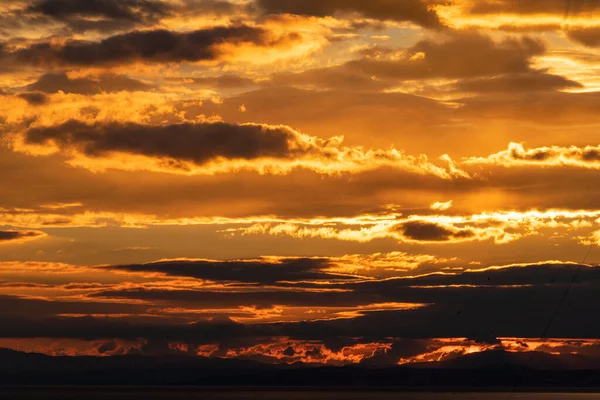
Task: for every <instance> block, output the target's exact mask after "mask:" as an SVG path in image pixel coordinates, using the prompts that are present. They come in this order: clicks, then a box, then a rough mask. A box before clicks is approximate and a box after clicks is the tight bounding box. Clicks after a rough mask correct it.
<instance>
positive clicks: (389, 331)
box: [0, 264, 600, 343]
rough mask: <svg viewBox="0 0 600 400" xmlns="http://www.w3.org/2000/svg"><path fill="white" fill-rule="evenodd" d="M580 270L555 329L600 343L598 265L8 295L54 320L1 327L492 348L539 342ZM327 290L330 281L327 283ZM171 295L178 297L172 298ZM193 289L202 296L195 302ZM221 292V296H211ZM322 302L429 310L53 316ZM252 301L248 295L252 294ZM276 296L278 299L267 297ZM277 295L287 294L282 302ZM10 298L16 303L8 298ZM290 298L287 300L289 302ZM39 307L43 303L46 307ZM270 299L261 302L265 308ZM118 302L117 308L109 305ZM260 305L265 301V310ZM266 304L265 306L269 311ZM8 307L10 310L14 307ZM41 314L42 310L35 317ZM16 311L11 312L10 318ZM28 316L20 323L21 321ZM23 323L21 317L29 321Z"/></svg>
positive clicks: (52, 333)
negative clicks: (77, 299)
mask: <svg viewBox="0 0 600 400" xmlns="http://www.w3.org/2000/svg"><path fill="white" fill-rule="evenodd" d="M575 274H578V275H577V277H576V279H575V280H574V285H573V287H572V289H571V291H570V293H569V295H568V297H567V301H566V302H565V304H564V306H563V307H562V308H561V309H559V310H558V311H557V316H556V319H555V321H554V324H553V325H552V328H551V330H550V331H549V332H548V333H549V336H550V337H559V338H560V337H562V338H572V337H586V338H598V337H599V336H598V332H600V316H598V313H596V312H595V311H596V309H595V307H596V304H598V301H600V297H599V296H600V290H598V281H599V278H600V268H598V267H596V268H591V267H581V268H580V267H579V266H578V265H561V264H547V265H531V266H522V267H520V266H515V267H511V268H504V269H490V270H483V271H478V272H465V273H462V274H435V275H429V276H422V277H416V278H402V279H389V280H383V281H366V282H361V283H346V284H344V285H336V286H335V287H336V288H343V289H346V290H350V292H330V293H303V292H290V291H280V292H279V294H277V293H276V292H275V291H264V292H263V293H260V291H258V292H256V291H247V292H246V293H242V292H241V291H234V292H224V291H218V292H212V293H211V291H209V290H206V291H199V290H198V291H192V290H184V291H181V292H182V293H179V294H178V293H177V292H178V291H177V290H175V291H174V290H170V291H169V290H163V291H161V290H145V291H141V290H128V289H123V290H112V291H104V292H99V293H97V294H96V295H95V296H94V297H95V298H97V299H100V298H102V299H106V298H111V299H113V300H114V299H121V303H125V302H124V301H123V300H126V299H133V300H144V301H146V302H149V303H148V304H146V305H142V304H137V305H127V304H120V303H101V304H95V303H93V302H85V303H73V304H68V303H66V302H40V301H39V300H25V299H15V298H12V299H10V298H0V301H1V302H2V305H3V307H2V310H4V311H3V312H2V313H1V314H2V315H6V317H3V319H4V320H6V319H7V318H8V316H11V318H13V319H14V318H17V316H18V315H19V314H18V313H19V310H21V309H24V308H23V307H28V309H30V310H32V311H30V312H29V314H28V315H30V317H31V316H34V315H36V316H40V317H44V316H45V317H46V320H43V319H38V321H31V320H30V321H27V320H24V319H23V321H21V322H19V323H14V321H13V323H6V324H5V323H4V322H3V324H2V326H3V327H5V329H2V330H0V336H3V337H68V338H86V339H90V338H122V339H127V338H147V339H160V338H161V337H162V338H164V337H165V336H169V338H170V339H172V340H191V341H192V343H199V341H200V342H202V341H205V343H206V341H207V340H215V341H217V342H220V341H225V342H226V341H228V340H232V339H234V338H238V339H240V338H246V339H253V338H258V337H273V336H285V337H289V338H291V339H297V340H322V341H331V340H334V339H336V338H350V337H362V338H363V340H365V341H377V340H384V339H386V338H389V337H399V338H406V339H411V338H412V339H424V338H438V337H442V338H443V337H469V338H472V339H475V340H478V341H480V342H484V343H493V342H494V338H495V337H534V338H535V337H539V336H540V335H541V334H542V331H543V329H544V327H545V326H546V324H547V322H548V320H549V318H550V316H551V315H552V314H553V313H554V312H555V311H556V305H557V304H558V300H559V299H560V298H561V296H562V295H564V293H565V290H566V287H567V286H568V285H569V284H570V282H571V280H573V277H574V276H575ZM320 286H323V285H320ZM169 292H174V293H171V294H169ZM193 292H195V293H196V294H195V295H196V296H197V298H196V300H194V298H193V297H194V294H193ZM184 295H185V296H187V300H186V299H184V297H183V296H184ZM211 295H213V297H210V296H211ZM309 295H310V296H314V297H313V299H312V301H311V302H310V303H309V302H305V304H313V305H315V306H318V305H319V302H320V305H321V306H323V307H327V306H332V307H333V306H336V305H340V304H342V305H343V304H350V303H349V301H350V299H352V298H353V299H354V301H355V302H356V303H355V304H369V303H373V302H418V303H426V304H430V305H429V306H428V307H423V308H419V309H414V310H404V311H379V312H365V313H364V316H363V317H359V318H354V319H345V320H330V321H313V322H295V323H277V324H260V323H259V324H252V325H243V324H236V323H233V322H231V321H229V320H223V319H222V318H221V319H215V320H214V322H207V321H201V322H198V323H196V324H184V325H181V324H180V323H178V322H177V321H176V320H172V319H166V320H153V321H150V322H148V321H146V322H143V323H142V322H139V321H133V320H130V319H126V318H121V319H112V320H108V319H100V318H89V317H88V318H55V317H52V316H51V315H49V313H52V312H57V313H58V312H62V313H66V312H67V311H65V310H71V312H75V311H74V310H77V311H79V312H88V313H91V312H92V310H93V309H94V307H95V308H96V311H97V312H101V311H106V310H107V307H112V308H113V310H114V312H119V311H118V310H120V311H121V312H123V311H124V310H126V309H127V308H128V307H129V309H130V311H131V310H138V312H140V311H139V307H152V304H160V305H163V306H166V307H168V306H169V304H170V303H172V304H178V305H179V306H183V307H184V308H185V307H191V308H192V309H198V307H203V306H202V304H210V305H211V307H217V308H218V307H223V306H227V307H230V302H229V301H227V300H225V299H226V297H227V296H232V297H233V298H234V299H235V301H237V302H238V304H239V305H245V306H247V305H250V304H253V303H252V300H258V301H260V300H259V299H260V298H261V296H266V299H268V300H270V301H272V302H273V304H289V305H293V304H294V303H293V297H294V296H297V298H298V299H300V300H299V301H298V303H297V304H301V303H303V301H302V299H303V298H304V299H306V298H308V297H304V296H309ZM244 296H248V297H246V298H244ZM269 296H270V297H271V298H270V299H269ZM276 296H281V297H280V299H279V300H277V298H276ZM7 301H8V302H7ZM288 301H289V303H288ZM38 303H40V304H38ZM266 303H267V300H265V301H264V302H263V303H259V304H266ZM110 304H111V305H110ZM257 306H258V305H257ZM265 307H266V305H265ZM9 310H10V311H9ZM36 310H37V311H36ZM7 312H8V314H7ZM19 318H21V317H19ZM21 319H22V318H21Z"/></svg>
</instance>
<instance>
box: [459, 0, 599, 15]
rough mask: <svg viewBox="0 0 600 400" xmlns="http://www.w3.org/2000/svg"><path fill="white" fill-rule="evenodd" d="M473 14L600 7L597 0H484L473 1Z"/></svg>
mask: <svg viewBox="0 0 600 400" xmlns="http://www.w3.org/2000/svg"><path fill="white" fill-rule="evenodd" d="M472 4H473V7H472V8H471V9H470V12H471V13H473V14H496V13H498V14H506V13H516V14H559V15H561V16H563V15H570V14H578V13H583V12H591V11H595V10H597V9H598V8H600V3H599V2H598V1H596V0H591V1H590V0H544V1H538V0H484V1H476V2H473V3H472Z"/></svg>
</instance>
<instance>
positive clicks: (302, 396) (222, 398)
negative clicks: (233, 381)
mask: <svg viewBox="0 0 600 400" xmlns="http://www.w3.org/2000/svg"><path fill="white" fill-rule="evenodd" d="M0 399H2V400H13V399H14V400H71V399H73V400H75V399H77V400H79V399H89V400H104V399H107V400H108V399H111V400H112V399H117V400H118V399H122V400H167V399H184V400H187V399H190V400H191V399H197V400H438V399H439V400H509V399H511V400H571V399H572V400H596V399H598V400H600V394H575V393H565V394H549V393H548V394H546V393H525V394H521V393H516V394H513V395H512V397H511V395H510V394H509V393H393V392H388V393H386V392H375V393H373V392H371V393H369V392H366V391H359V392H351V391H344V392H318V391H311V392H293V391H268V392H260V391H252V392H251V391H235V392H228V391H208V390H194V389H165V388H161V389H146V388H144V389H132V388H130V389H108V388H98V389H90V388H85V389H84V388H69V389H64V388H46V389H44V388H36V389H27V388H0Z"/></svg>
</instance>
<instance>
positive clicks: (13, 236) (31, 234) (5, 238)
mask: <svg viewBox="0 0 600 400" xmlns="http://www.w3.org/2000/svg"><path fill="white" fill-rule="evenodd" d="M41 236H44V233H42V232H39V231H0V244H1V243H6V242H11V241H16V240H22V239H32V238H36V237H41Z"/></svg>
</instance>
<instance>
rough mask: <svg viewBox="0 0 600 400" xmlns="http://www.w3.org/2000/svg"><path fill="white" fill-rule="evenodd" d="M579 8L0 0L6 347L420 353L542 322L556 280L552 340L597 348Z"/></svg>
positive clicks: (558, 1)
mask: <svg viewBox="0 0 600 400" xmlns="http://www.w3.org/2000/svg"><path fill="white" fill-rule="evenodd" d="M598 17H600V3H598V2H597V1H595V0H571V1H566V0H544V1H534V0H485V1H484V0H482V1H474V0H451V1H445V0H444V1H441V0H440V1H438V0H406V1H404V0H402V1H397V2H390V1H384V0H371V1H368V2H366V1H362V0H343V1H342V0H318V1H313V0H302V1H300V0H222V1H221V0H219V1H217V0H127V1H117V0H99V1H97V2H89V3H88V2H81V1H76V0H35V1H26V0H8V1H3V2H2V4H0V122H1V125H0V324H2V325H4V324H8V323H10V324H12V325H14V328H11V329H10V330H8V331H7V332H4V333H1V335H2V337H1V338H0V346H6V347H11V348H18V349H29V350H31V351H34V350H35V351H45V352H47V353H49V354H59V353H61V352H63V353H64V354H97V353H98V354H103V353H107V354H108V355H112V354H123V353H127V352H129V351H132V352H133V351H138V352H144V351H145V352H149V353H151V352H152V351H154V350H152V349H155V348H156V346H158V347H160V348H161V349H162V350H164V351H184V350H181V349H185V352H188V353H189V352H195V353H197V354H199V355H209V356H221V357H233V356H235V357H250V355H251V356H252V357H254V356H257V355H260V354H262V357H266V358H264V360H267V361H273V359H277V360H282V359H285V360H288V359H289V360H290V361H291V362H293V361H298V360H301V361H306V362H327V363H330V364H336V365H337V364H343V363H345V362H363V360H365V359H368V358H374V359H376V358H377V357H380V356H381V355H382V354H385V355H387V356H386V357H383V358H385V360H386V362H389V363H391V364H397V363H402V362H408V361H407V360H413V361H414V360H425V361H428V360H434V359H436V358H439V355H440V354H447V353H448V354H450V353H453V352H454V351H455V350H456V349H459V350H456V351H458V352H467V353H468V352H470V351H471V350H473V349H487V348H489V346H492V347H494V346H498V343H499V341H498V340H497V339H496V338H538V337H539V336H540V335H541V334H542V333H543V329H544V326H545V323H546V322H547V320H548V319H549V318H550V316H551V314H552V312H553V307H554V305H556V304H557V302H558V300H559V299H560V297H561V294H562V293H564V290H565V289H566V288H567V287H568V285H569V284H570V282H571V281H572V279H573V276H574V275H575V274H578V275H577V277H576V279H575V281H574V285H573V288H572V293H570V295H569V296H570V297H569V299H568V301H567V302H566V304H565V305H564V307H562V308H561V310H559V313H558V317H557V318H556V320H555V321H554V325H553V326H552V328H551V330H550V336H552V337H553V338H556V340H563V339H565V338H567V339H573V338H575V339H581V340H587V341H594V340H596V339H600V337H599V336H598V332H600V313H597V312H596V310H595V308H594V304H598V303H597V301H598V300H600V298H598V296H599V295H598V293H600V292H599V291H598V290H597V288H596V285H598V283H597V282H598V281H597V279H598V278H597V276H600V272H598V271H597V270H596V268H595V267H594V266H595V265H596V264H597V263H598V261H599V260H600V250H598V245H600V202H599V201H598V200H597V199H598V198H600V197H599V196H600V192H599V189H598V185H597V184H596V182H597V181H598V176H599V175H598V174H600V144H599V143H600V134H599V133H598V132H599V130H598V126H599V125H600V117H599V116H600V113H599V111H600V79H599V78H598V76H599V74H598V71H600V25H599V24H598V21H599V19H598ZM588 250H589V252H588ZM586 254H587V256H586ZM584 257H585V258H584ZM581 263H583V267H581V268H580V264H581ZM389 320H391V321H393V322H392V323H389V324H383V321H389ZM3 321H4V322H3ZM197 331H201V332H203V334H202V335H200V336H201V337H200V338H198V335H197ZM330 332H335V333H330ZM163 334H168V335H169V336H170V337H171V338H172V340H169V341H167V342H168V343H167V342H164V341H163V342H161V341H160V340H159V338H160V337H161V335H163ZM221 337H225V338H227V340H228V342H227V344H226V343H225V341H226V340H225V339H223V340H220V339H218V338H221ZM391 338H393V339H391ZM440 338H441V339H440ZM457 338H464V339H457ZM336 340H341V342H342V343H344V344H343V345H335V346H333V345H332V343H333V342H335V341H336ZM403 340H404V341H407V340H408V341H411V342H410V343H411V345H410V346H409V347H411V351H408V352H401V351H396V350H397V349H398V348H402V346H405V345H404V344H400V343H405V342H402V341H403ZM440 340H442V341H443V340H452V341H455V342H453V343H452V344H447V345H446V344H443V343H442V342H440ZM510 340H512V339H510ZM510 340H509V339H503V341H502V345H503V346H504V348H507V349H509V348H510V349H513V348H516V347H518V346H516V345H515V346H513V345H512V344H511V343H512V342H510ZM519 340H521V339H514V341H519ZM523 341H526V340H525V339H523ZM417 342H418V343H419V344H418V345H414V343H417ZM509 342H510V343H509ZM106 343H111V345H110V346H109V347H110V349H109V350H107V351H106V352H102V351H98V350H97V349H98V348H102V349H103V348H104V346H105V345H106ZM423 343H427V344H426V345H424V344H423ZM432 343H433V344H432ZM440 343H442V344H440ZM507 343H508V344H507ZM586 343H587V342H586ZM590 343H591V342H590ZM153 346H154V347H153ZM406 346H408V345H406ZM456 346H458V347H456ZM590 346H591V345H590ZM594 346H595V344H594ZM538 347H539V346H538ZM546 347H547V348H546ZM546 347H544V346H542V347H541V348H542V350H543V351H549V352H551V350H549V349H551V348H552V346H550V345H548V346H546ZM592 347H593V346H592ZM44 349H45V350H44ZM178 349H179V350H178ZM290 349H291V350H290ZM395 349H396V350H395ZM78 352H79V353H78ZM284 353H287V354H289V355H285V354H284ZM61 354H62V353H61ZM286 357H287V358H286ZM311 357H312V358H311Z"/></svg>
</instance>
